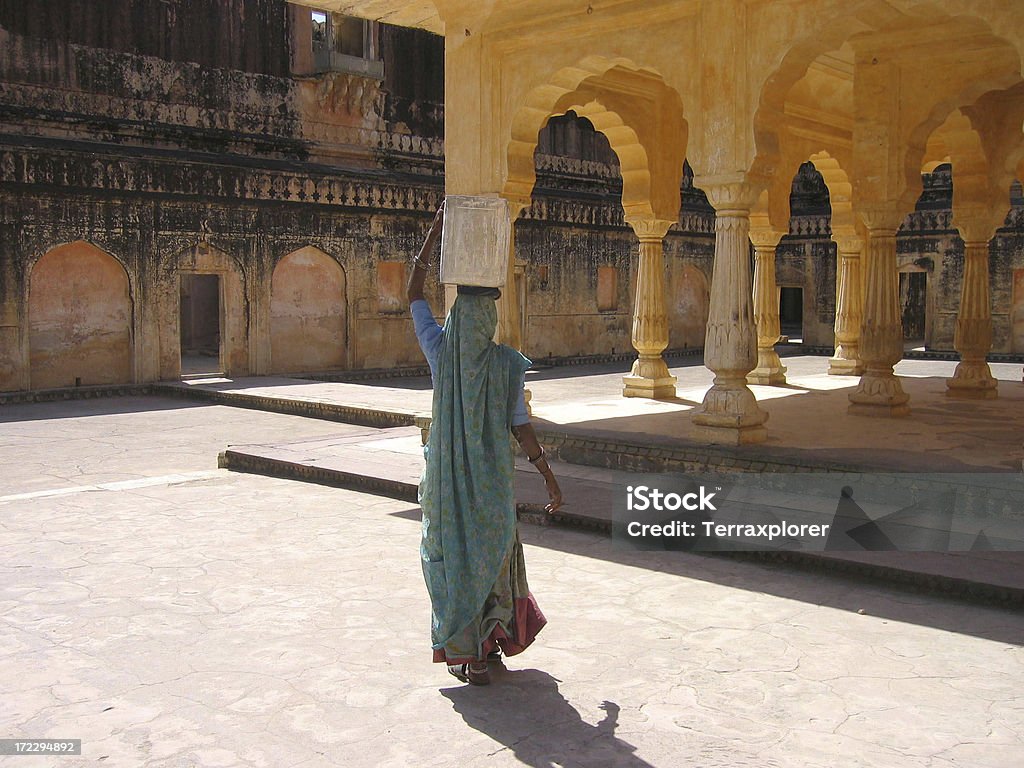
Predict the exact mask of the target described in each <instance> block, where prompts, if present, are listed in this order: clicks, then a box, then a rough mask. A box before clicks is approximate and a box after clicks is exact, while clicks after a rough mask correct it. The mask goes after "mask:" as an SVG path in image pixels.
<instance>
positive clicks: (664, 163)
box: [502, 56, 687, 220]
mask: <svg viewBox="0 0 1024 768" xmlns="http://www.w3.org/2000/svg"><path fill="white" fill-rule="evenodd" d="M568 111H573V112H575V113H576V114H577V115H578V116H579V117H585V118H586V119H588V120H589V121H590V122H591V123H592V124H593V125H594V127H595V129H597V130H598V131H600V132H601V133H603V134H604V135H605V137H606V138H607V139H608V143H609V145H610V146H611V148H612V151H614V152H615V154H616V156H617V157H618V159H619V169H620V172H621V174H622V181H623V184H622V207H623V209H624V210H625V212H626V217H627V218H636V219H650V218H666V217H667V218H668V219H669V220H674V219H675V218H676V217H677V216H678V213H679V185H680V180H681V179H682V172H683V158H684V157H685V154H686V138H687V132H686V124H685V121H684V120H683V107H682V101H681V99H680V98H679V95H678V93H676V91H675V90H673V89H672V88H670V87H669V86H668V85H666V84H665V82H664V80H663V79H662V78H661V76H660V75H658V74H656V73H654V72H652V71H651V70H648V69H643V68H641V67H638V66H637V65H636V64H635V63H633V62H631V61H629V60H628V59H623V58H618V59H607V58H603V57H599V56H592V57H587V58H586V59H584V60H583V61H581V62H580V63H579V64H577V65H576V66H572V67H564V68H562V69H560V70H558V71H557V72H555V73H553V74H552V75H551V77H550V78H549V79H548V81H547V82H546V83H543V84H540V85H537V86H535V87H534V88H533V89H532V90H530V91H529V93H528V94H527V97H526V99H525V100H524V102H523V104H522V105H521V106H520V107H519V108H518V110H516V111H515V113H514V114H513V117H512V120H511V127H510V136H509V141H508V146H507V151H506V154H505V163H506V168H505V177H504V180H503V188H502V194H503V195H504V196H505V197H508V198H510V199H516V200H521V201H526V200H528V199H529V198H530V196H531V194H532V192H533V186H534V183H535V181H536V169H535V166H534V151H535V149H536V146H537V141H538V135H539V133H540V131H541V129H543V127H544V126H545V125H546V124H547V121H548V120H549V119H550V118H551V117H553V116H555V115H561V114H565V113H566V112H568Z"/></svg>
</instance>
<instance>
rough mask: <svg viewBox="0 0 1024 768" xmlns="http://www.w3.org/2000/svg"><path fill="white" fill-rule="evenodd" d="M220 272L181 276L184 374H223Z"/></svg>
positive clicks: (182, 368)
mask: <svg viewBox="0 0 1024 768" xmlns="http://www.w3.org/2000/svg"><path fill="white" fill-rule="evenodd" d="M220 321H221V301H220V275H194V274H185V275H182V276H181V374H182V375H183V376H190V375H195V374H215V373H223V372H224V367H223V365H222V364H221V347H220V340H221V333H220V326H221V322H220Z"/></svg>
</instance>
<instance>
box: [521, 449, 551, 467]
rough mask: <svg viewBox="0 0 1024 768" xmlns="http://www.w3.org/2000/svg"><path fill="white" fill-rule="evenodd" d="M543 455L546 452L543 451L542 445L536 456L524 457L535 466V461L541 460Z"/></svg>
mask: <svg viewBox="0 0 1024 768" xmlns="http://www.w3.org/2000/svg"><path fill="white" fill-rule="evenodd" d="M545 456H547V453H546V452H545V450H544V446H543V445H542V446H541V447H540V453H538V454H537V456H536V458H533V459H531V458H530V457H529V456H527V457H526V459H527V461H529V462H530V463H531V464H533V465H534V466H537V462H538V461H541V460H543V459H544V457H545Z"/></svg>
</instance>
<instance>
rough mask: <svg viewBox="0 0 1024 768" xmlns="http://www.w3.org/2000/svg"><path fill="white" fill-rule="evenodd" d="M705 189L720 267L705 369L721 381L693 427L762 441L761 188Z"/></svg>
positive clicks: (730, 439) (732, 440)
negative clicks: (756, 272)
mask: <svg viewBox="0 0 1024 768" xmlns="http://www.w3.org/2000/svg"><path fill="white" fill-rule="evenodd" d="M703 188H704V191H705V192H706V193H707V196H708V199H709V200H710V201H711V204H712V205H713V206H714V207H715V267H714V272H713V274H712V278H711V301H710V312H709V314H708V329H707V334H706V336H705V340H704V364H705V365H706V366H707V367H708V368H710V369H711V371H712V372H713V373H714V374H715V380H714V384H713V385H712V386H711V389H710V390H708V392H707V394H706V395H705V396H704V402H703V403H702V404H701V405H700V406H699V407H698V408H697V410H696V411H695V412H694V416H693V422H694V424H695V425H696V426H697V430H696V432H697V434H698V435H699V436H701V437H704V438H705V439H708V440H710V441H712V442H718V443H729V444H733V445H738V444H741V443H754V442H761V441H763V440H764V439H765V437H766V436H767V431H766V430H765V427H764V423H765V421H767V419H768V414H767V413H765V412H764V411H762V410H761V409H760V408H759V407H758V405H757V401H756V400H755V399H754V394H753V392H751V391H750V388H749V387H747V379H746V376H747V374H748V373H750V371H751V370H752V369H753V368H754V364H755V363H756V362H757V334H756V330H755V326H754V308H753V302H752V300H751V286H750V240H749V239H748V232H749V230H750V218H749V217H750V207H751V205H752V204H753V202H754V200H756V199H757V194H756V189H755V188H754V187H753V186H752V185H750V184H748V183H745V182H736V183H732V184H716V185H706V184H705V185H703Z"/></svg>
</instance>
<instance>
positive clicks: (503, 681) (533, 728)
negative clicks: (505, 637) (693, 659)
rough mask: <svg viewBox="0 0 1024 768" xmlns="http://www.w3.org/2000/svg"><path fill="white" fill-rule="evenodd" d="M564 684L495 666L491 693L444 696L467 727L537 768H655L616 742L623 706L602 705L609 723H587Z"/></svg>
mask: <svg viewBox="0 0 1024 768" xmlns="http://www.w3.org/2000/svg"><path fill="white" fill-rule="evenodd" d="M558 683H559V681H558V680H556V679H555V678H554V677H552V676H551V675H549V674H548V673H547V672H542V671H540V670H537V669H522V670H515V671H509V670H506V669H504V667H502V666H501V665H500V664H491V685H490V686H489V687H486V688H483V687H480V688H478V687H474V686H469V685H466V686H460V687H455V688H447V689H444V690H442V691H441V694H442V695H443V696H445V697H446V698H448V699H449V700H450V701H451V702H452V705H453V706H454V708H455V711H456V712H458V713H459V714H460V715H462V718H463V720H465V721H466V724H467V725H468V726H469V727H470V728H473V729H475V730H477V731H480V732H481V733H483V734H486V735H487V736H490V737H491V738H492V739H494V740H495V741H497V742H498V743H500V744H503V745H505V747H506V748H507V749H510V750H512V752H513V753H514V754H515V756H516V758H517V759H518V760H519V761H520V762H521V763H523V764H524V765H530V766H535V767H536V768H556V767H558V768H561V767H566V768H567V767H568V766H594V765H600V766H607V768H651V765H650V763H647V762H645V761H644V760H641V759H640V758H639V757H637V756H636V755H635V754H634V752H635V750H636V747H634V746H633V745H632V744H629V743H627V742H625V741H622V740H621V739H619V738H617V737H616V736H615V728H616V726H617V725H618V718H619V705H618V704H616V703H614V702H611V701H605V702H602V703H601V705H600V707H601V709H602V710H604V713H605V714H604V719H603V720H601V722H599V723H598V724H597V725H590V724H589V723H587V722H584V720H583V718H582V717H581V716H580V713H579V712H577V711H576V709H575V708H574V707H573V706H572V705H571V704H570V703H569V702H568V701H566V699H565V698H564V697H563V696H562V694H561V693H560V692H559V690H558Z"/></svg>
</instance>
